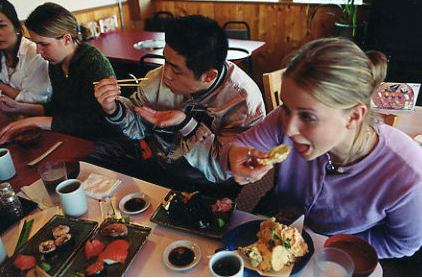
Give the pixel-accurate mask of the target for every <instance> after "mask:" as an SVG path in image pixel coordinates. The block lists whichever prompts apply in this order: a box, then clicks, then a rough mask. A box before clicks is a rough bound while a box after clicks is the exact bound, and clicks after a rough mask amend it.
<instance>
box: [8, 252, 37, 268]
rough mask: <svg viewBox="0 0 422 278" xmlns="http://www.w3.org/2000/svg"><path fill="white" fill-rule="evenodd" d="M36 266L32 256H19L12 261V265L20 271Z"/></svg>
mask: <svg viewBox="0 0 422 278" xmlns="http://www.w3.org/2000/svg"><path fill="white" fill-rule="evenodd" d="M36 264H37V260H35V258H34V257H33V256H28V255H23V254H19V255H18V256H17V257H16V259H15V260H14V261H13V265H14V266H15V267H16V268H18V269H19V270H20V271H24V270H27V269H30V268H33V267H34V266H35V265H36Z"/></svg>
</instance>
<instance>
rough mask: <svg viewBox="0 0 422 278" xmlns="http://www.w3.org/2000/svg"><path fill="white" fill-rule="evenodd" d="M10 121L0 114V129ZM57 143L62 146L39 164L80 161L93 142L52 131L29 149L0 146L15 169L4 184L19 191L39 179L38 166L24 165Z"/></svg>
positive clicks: (89, 151)
mask: <svg viewBox="0 0 422 278" xmlns="http://www.w3.org/2000/svg"><path fill="white" fill-rule="evenodd" d="M10 121H12V118H10V117H9V116H8V115H6V114H4V113H2V112H0V129H1V128H2V127H4V126H6V124H7V123H9V122H10ZM57 141H62V142H63V144H62V145H61V146H60V147H59V148H57V149H56V150H55V151H53V152H52V153H51V154H50V155H49V156H47V157H46V158H45V159H44V160H42V161H41V162H40V163H42V162H45V161H48V160H54V159H77V160H81V159H83V158H85V157H87V156H88V155H89V154H91V153H92V152H93V151H94V142H92V141H89V140H85V139H81V138H77V137H74V136H70V135H66V134H62V133H56V132H52V131H43V133H42V135H41V140H40V142H39V144H37V145H35V146H32V147H29V148H25V147H22V146H20V145H18V144H16V143H10V144H7V145H5V146H0V147H1V148H7V149H9V151H10V153H11V155H12V160H13V163H14V164H15V168H16V175H15V176H14V177H13V178H11V179H9V180H7V181H6V182H8V183H10V184H11V185H12V187H13V189H14V190H15V191H19V190H20V188H21V187H23V186H27V185H30V184H32V183H34V182H35V181H37V180H38V179H40V176H39V174H38V171H37V166H38V165H39V164H37V165H35V167H32V168H31V167H28V166H27V165H26V164H28V162H30V161H32V160H34V159H35V158H37V157H38V156H40V155H41V154H43V153H44V152H45V151H47V150H48V149H49V148H50V147H51V146H52V145H54V144H55V143H56V142H57ZM2 182H3V181H2Z"/></svg>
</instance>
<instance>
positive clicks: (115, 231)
mask: <svg viewBox="0 0 422 278" xmlns="http://www.w3.org/2000/svg"><path fill="white" fill-rule="evenodd" d="M101 235H103V236H111V237H124V236H127V227H126V225H125V224H121V223H113V224H110V225H107V226H105V227H104V228H102V229H101Z"/></svg>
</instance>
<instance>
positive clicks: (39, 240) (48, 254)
mask: <svg viewBox="0 0 422 278" xmlns="http://www.w3.org/2000/svg"><path fill="white" fill-rule="evenodd" d="M59 226H60V227H59ZM97 226H98V223H97V222H94V221H89V220H82V219H74V218H68V217H63V216H61V215H55V216H53V217H52V218H51V219H50V221H48V222H47V223H46V224H45V225H44V226H43V227H42V228H41V229H40V230H39V231H38V232H37V233H36V234H35V235H34V236H33V237H32V238H31V239H30V240H28V241H27V242H26V244H25V245H24V246H22V248H20V249H19V250H17V252H16V253H15V254H14V255H13V256H12V257H11V258H9V259H8V260H7V261H6V262H4V263H3V264H2V265H1V267H0V276H22V275H23V274H24V273H25V271H26V270H27V269H29V268H32V266H33V265H32V264H33V263H35V264H38V265H39V264H41V263H44V264H48V265H49V266H50V269H49V270H48V271H46V272H47V274H48V275H50V276H57V275H58V274H59V273H60V272H61V271H62V269H63V268H64V266H65V265H66V264H67V263H68V262H69V261H70V260H71V259H72V257H73V256H74V255H75V253H76V251H77V250H79V249H80V248H81V247H82V246H83V244H84V243H85V241H86V240H87V239H88V238H89V237H91V235H92V234H93V232H94V230H95V228H96V227H97ZM62 227H67V228H68V229H67V228H66V229H63V231H61V232H59V231H57V230H58V229H61V228H62ZM53 233H54V234H55V235H56V236H57V238H56V237H55V236H54V235H53ZM57 233H59V234H57ZM69 234H70V238H69ZM66 235H67V236H66ZM60 236H63V237H62V239H64V238H69V239H68V240H59V241H60V242H58V241H57V243H58V245H57V246H56V245H55V244H54V243H53V244H51V242H54V241H56V239H58V238H59V237H60ZM53 246H54V247H53ZM17 262H19V264H18V263H17Z"/></svg>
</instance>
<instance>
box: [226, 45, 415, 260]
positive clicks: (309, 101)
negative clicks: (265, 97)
mask: <svg viewBox="0 0 422 278" xmlns="http://www.w3.org/2000/svg"><path fill="white" fill-rule="evenodd" d="M386 66H387V62H386V58H385V55H384V54H382V53H380V52H368V53H364V52H363V51H362V50H361V49H359V47H358V46H356V45H355V44H354V43H353V42H351V41H349V40H346V39H320V40H316V41H313V42H310V43H308V44H306V45H304V46H303V47H302V48H301V49H299V51H298V52H297V53H296V55H294V56H293V58H292V59H291V60H290V63H289V65H288V66H287V68H286V70H285V72H284V74H283V76H282V88H281V92H282V94H281V98H282V101H283V105H282V106H281V107H278V108H277V109H275V110H274V111H273V112H272V113H271V114H269V115H268V116H267V117H266V118H265V119H264V120H263V121H262V122H260V123H258V124H257V125H255V126H254V127H253V128H252V129H251V130H249V131H247V132H245V133H243V134H242V135H241V136H239V137H238V138H237V139H235V141H234V142H232V143H231V144H227V145H226V146H224V148H223V149H222V151H221V152H220V163H221V164H222V166H223V167H224V168H225V169H226V170H227V171H228V170H229V169H230V170H231V173H232V174H233V176H234V178H235V180H236V181H237V182H238V183H240V184H247V183H249V182H254V181H256V180H258V179H260V178H262V176H263V175H265V173H267V172H268V171H269V169H270V168H271V166H262V165H259V164H258V163H257V159H255V158H259V157H261V158H262V157H265V156H266V154H265V153H264V152H267V151H269V150H270V149H271V148H273V147H274V146H277V145H279V144H285V145H288V146H291V147H292V148H293V150H292V151H291V152H290V154H289V155H288V157H287V159H286V160H284V161H283V162H282V163H281V164H280V165H279V168H278V183H277V184H276V186H275V194H274V196H276V198H277V200H276V201H277V206H278V207H277V209H278V212H280V213H287V214H293V215H295V216H299V215H301V214H304V215H305V221H306V225H307V226H308V227H310V228H311V229H312V230H314V231H315V232H317V233H320V234H324V235H327V236H330V235H334V234H342V233H345V234H354V235H357V236H359V237H362V238H363V239H365V240H366V241H368V242H369V243H370V244H371V245H372V246H373V247H374V248H375V249H376V251H377V252H378V257H379V258H400V257H403V256H411V255H413V254H414V253H415V252H416V251H417V250H418V249H419V248H420V247H421V245H422V225H421V223H422V213H421V212H422V201H421V200H422V167H421V165H422V149H421V148H420V147H419V146H418V145H417V144H416V143H415V142H414V141H413V140H412V139H411V138H410V137H409V136H407V135H406V134H404V133H403V132H401V131H399V130H397V129H395V128H393V127H391V126H388V125H385V124H382V123H380V122H377V121H374V118H373V117H372V115H371V113H370V110H369V107H370V99H371V96H372V94H373V93H374V92H375V91H376V90H377V88H378V87H379V85H380V83H381V82H382V81H383V80H384V78H385V75H386ZM268 196H269V195H268Z"/></svg>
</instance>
